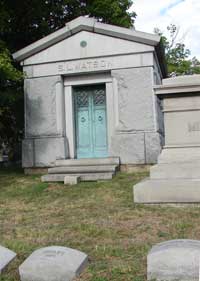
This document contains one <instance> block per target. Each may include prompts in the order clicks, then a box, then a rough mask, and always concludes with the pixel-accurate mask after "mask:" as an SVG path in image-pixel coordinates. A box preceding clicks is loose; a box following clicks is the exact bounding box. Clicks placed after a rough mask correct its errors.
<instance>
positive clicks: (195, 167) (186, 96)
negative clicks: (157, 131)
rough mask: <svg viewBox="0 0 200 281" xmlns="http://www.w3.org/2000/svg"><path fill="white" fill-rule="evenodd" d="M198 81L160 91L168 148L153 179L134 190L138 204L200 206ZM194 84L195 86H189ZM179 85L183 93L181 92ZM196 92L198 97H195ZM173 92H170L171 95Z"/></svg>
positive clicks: (153, 174) (166, 145) (160, 88)
mask: <svg viewBox="0 0 200 281" xmlns="http://www.w3.org/2000/svg"><path fill="white" fill-rule="evenodd" d="M198 77H199V82H198V83H199V84H198V83H197V77H196V78H195V79H193V78H192V77H190V78H188V77H187V78H186V84H185V85H183V84H182V85H181V84H180V81H182V82H183V79H182V78H180V79H179V78H177V79H173V83H172V84H170V87H168V86H169V84H168V82H169V83H171V82H172V80H170V81H168V82H167V84H166V85H165V84H164V85H162V86H159V87H157V88H156V93H157V94H159V97H160V98H162V99H163V106H164V108H163V112H164V122H165V147H164V149H163V151H162V152H161V154H160V156H159V158H158V165H156V166H154V167H152V168H151V169H150V179H148V180H145V181H142V182H140V183H138V184H137V185H136V186H135V187H134V201H135V202H137V203H199V202H200V172H199V168H200V145H199V144H200V118H199V116H200V115H199V113H200V95H199V89H198V87H197V88H195V87H196V86H197V85H199V86H200V75H199V76H198ZM189 81H191V83H188V82H189ZM177 85H178V87H179V89H178V90H177ZM195 89H196V93H195V94H192V93H191V92H194V91H195ZM168 90H169V91H168Z"/></svg>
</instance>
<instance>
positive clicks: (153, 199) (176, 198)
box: [133, 179, 200, 204]
mask: <svg viewBox="0 0 200 281" xmlns="http://www.w3.org/2000/svg"><path fill="white" fill-rule="evenodd" d="M133 192H134V202H135V203H147V204H151V203H197V202H200V180H192V179H171V180H170V179H146V180H143V181H141V182H139V183H138V184H136V185H135V186H134V187H133Z"/></svg>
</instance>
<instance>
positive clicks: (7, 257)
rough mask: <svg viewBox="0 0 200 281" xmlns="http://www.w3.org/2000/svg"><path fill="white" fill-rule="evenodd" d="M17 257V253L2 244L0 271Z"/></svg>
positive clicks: (0, 249)
mask: <svg viewBox="0 0 200 281" xmlns="http://www.w3.org/2000/svg"><path fill="white" fill-rule="evenodd" d="M15 257H16V253H14V252H13V251H11V250H9V249H7V248H5V247H3V246H0V273H1V271H2V270H3V269H4V268H5V267H6V266H7V265H8V264H9V263H10V262H11V261H12V260H13V259H14V258H15Z"/></svg>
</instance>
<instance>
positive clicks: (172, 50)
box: [154, 24, 200, 75]
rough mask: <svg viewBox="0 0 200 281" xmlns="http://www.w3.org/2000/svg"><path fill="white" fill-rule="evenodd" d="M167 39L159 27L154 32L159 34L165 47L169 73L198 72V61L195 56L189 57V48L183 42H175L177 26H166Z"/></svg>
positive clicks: (199, 63) (177, 31)
mask: <svg viewBox="0 0 200 281" xmlns="http://www.w3.org/2000/svg"><path fill="white" fill-rule="evenodd" d="M167 30H168V33H169V39H167V37H165V36H164V35H163V34H162V32H161V31H160V30H159V29H155V30H154V31H155V33H157V34H159V35H161V40H162V44H163V46H164V48H165V56H166V61H167V67H168V73H169V75H186V74H197V73H200V62H199V61H198V60H197V58H195V57H194V58H193V59H189V56H190V54H191V53H190V50H189V49H187V48H186V46H185V44H183V43H180V42H177V36H178V33H179V28H177V26H175V25H173V24H172V25H170V26H168V27H167Z"/></svg>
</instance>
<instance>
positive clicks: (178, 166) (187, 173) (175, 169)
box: [150, 161, 200, 180]
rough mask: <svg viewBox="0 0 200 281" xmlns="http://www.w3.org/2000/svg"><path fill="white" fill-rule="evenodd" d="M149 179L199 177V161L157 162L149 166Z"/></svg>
mask: <svg viewBox="0 0 200 281" xmlns="http://www.w3.org/2000/svg"><path fill="white" fill-rule="evenodd" d="M150 176H151V179H184V178H185V179H197V180H198V179H200V161H198V162H197V161H196V162H185V163H170V164H159V165H155V166H153V167H151V169H150Z"/></svg>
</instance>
